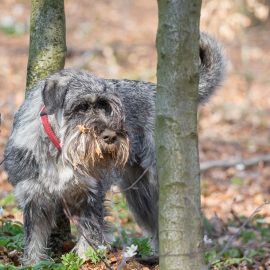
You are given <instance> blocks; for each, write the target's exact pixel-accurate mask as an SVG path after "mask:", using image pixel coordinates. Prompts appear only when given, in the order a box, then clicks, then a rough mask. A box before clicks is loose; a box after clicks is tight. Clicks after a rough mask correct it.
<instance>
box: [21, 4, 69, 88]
mask: <svg viewBox="0 0 270 270" xmlns="http://www.w3.org/2000/svg"><path fill="white" fill-rule="evenodd" d="M65 33H66V28H65V12H64V0H32V1H31V21H30V47H29V59H28V66H27V82H26V90H27V91H28V90H29V89H30V88H31V87H32V86H33V85H34V84H35V83H36V82H37V81H39V80H41V79H44V78H45V77H46V76H48V75H49V74H51V73H54V72H56V71H58V70H60V69H62V68H63V67H64V65H65V53H66V34H65Z"/></svg>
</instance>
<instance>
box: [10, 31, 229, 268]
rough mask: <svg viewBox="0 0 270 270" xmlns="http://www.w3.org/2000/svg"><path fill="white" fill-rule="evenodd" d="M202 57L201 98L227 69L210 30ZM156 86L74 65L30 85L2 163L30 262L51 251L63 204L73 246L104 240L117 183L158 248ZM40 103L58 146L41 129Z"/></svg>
mask: <svg viewBox="0 0 270 270" xmlns="http://www.w3.org/2000/svg"><path fill="white" fill-rule="evenodd" d="M200 58H201V64H200V82H199V101H200V103H202V102H205V101H206V100H207V98H208V97H209V96H210V95H211V94H212V93H213V92H214V90H215V89H216V87H217V86H218V85H219V84H220V82H221V80H222V78H223V73H224V60H223V56H222V53H221V50H220V47H219V45H218V44H217V43H216V42H215V40H213V39H212V38H210V37H209V36H207V35H206V34H202V35H201V41H200ZM155 92H156V85H155V84H152V83H148V82H142V81H131V80H110V79H102V78H99V77H96V76H95V75H93V74H90V73H87V72H85V71H80V70H72V69H70V70H62V71H60V72H58V73H56V74H54V75H52V76H49V77H48V78H46V79H45V80H42V81H40V82H39V83H38V84H37V85H36V86H35V87H34V88H33V89H32V90H31V92H30V93H29V95H28V96H27V98H26V100H25V101H24V103H23V104H22V106H21V108H20V109H19V111H18V112H17V114H16V116H15V120H14V126H13V131H12V134H11V136H10V139H9V141H8V144H7V147H6V151H5V160H6V161H5V168H6V170H7V172H8V174H9V180H10V182H11V183H12V184H13V185H14V186H15V195H16V198H17V201H18V203H19V206H20V207H21V208H22V209H23V214H24V227H25V249H24V263H25V264H32V263H35V262H37V261H39V260H40V259H44V258H46V257H47V255H46V248H47V246H48V240H49V238H50V235H51V232H52V229H53V228H54V227H56V224H57V220H56V217H57V213H58V212H59V209H60V210H61V209H65V212H66V213H68V214H69V215H71V216H73V217H74V218H75V219H76V221H77V223H78V228H79V232H80V237H79V240H78V243H77V245H76V247H75V249H76V251H77V253H78V254H79V255H80V256H83V255H84V252H85V251H86V249H87V247H88V246H89V243H88V241H90V243H91V244H92V245H94V246H98V245H100V244H106V243H107V242H108V238H107V235H106V232H107V230H106V224H105V222H104V207H103V203H104V197H105V193H106V191H107V190H108V189H109V188H110V186H111V185H112V184H113V183H114V184H117V185H118V186H119V187H120V189H121V190H122V192H123V193H124V194H125V196H126V199H127V202H128V205H129V207H130V209H131V211H132V212H133V214H134V217H135V219H136V221H137V223H138V224H139V225H140V226H141V228H142V229H143V230H144V231H145V232H146V233H147V234H148V235H149V236H150V237H152V239H153V242H154V243H155V246H156V248H157V249H158V243H157V232H158V178H157V173H156V158H155V146H154V138H153V133H154V132H153V128H154V118H155ZM43 104H44V105H45V106H46V109H47V112H48V115H49V119H50V123H51V125H52V129H53V130H54V132H55V133H56V135H57V137H58V138H59V139H60V142H61V146H62V150H61V152H58V150H57V149H56V148H55V147H54V145H53V144H52V143H51V142H50V140H49V139H48V137H47V135H46V134H45V132H44V130H43V127H42V124H41V121H40V117H39V113H40V109H41V107H42V105H43ZM85 237H86V238H87V241H86V239H85Z"/></svg>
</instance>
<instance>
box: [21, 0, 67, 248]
mask: <svg viewBox="0 0 270 270" xmlns="http://www.w3.org/2000/svg"><path fill="white" fill-rule="evenodd" d="M65 54H66V27H65V10H64V0H32V1H31V21H30V46H29V58H28V66H27V82H26V94H27V93H28V91H29V90H30V89H31V87H32V86H33V85H34V84H35V83H36V82H37V81H39V80H41V79H44V78H45V77H47V76H48V75H50V74H52V73H54V72H56V71H58V70H60V69H62V68H64V65H65ZM56 224H57V226H56V228H55V229H54V231H53V232H52V236H53V243H51V247H52V248H53V249H55V250H57V249H59V246H60V245H61V242H62V240H64V239H69V238H70V223H69V220H68V218H67V217H66V215H65V213H64V212H63V210H62V208H59V209H58V212H57V220H56Z"/></svg>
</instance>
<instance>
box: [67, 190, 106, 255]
mask: <svg viewBox="0 0 270 270" xmlns="http://www.w3.org/2000/svg"><path fill="white" fill-rule="evenodd" d="M103 202H104V194H103V192H102V191H98V192H96V193H93V192H91V191H88V192H86V193H84V194H83V195H81V196H79V198H78V200H77V202H76V200H75V201H73V204H72V205H69V210H68V212H70V213H71V214H72V216H73V218H75V221H76V223H77V228H78V234H79V238H78V242H77V244H76V246H75V248H74V250H75V251H76V253H77V254H78V255H79V256H80V257H81V258H85V252H86V251H87V249H88V248H89V247H93V248H98V246H100V245H103V244H105V242H106V241H105V235H106V226H105V222H104V206H103Z"/></svg>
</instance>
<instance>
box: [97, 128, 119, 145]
mask: <svg viewBox="0 0 270 270" xmlns="http://www.w3.org/2000/svg"><path fill="white" fill-rule="evenodd" d="M100 136H101V138H102V139H103V141H104V142H105V143H114V142H115V141H116V132H115V131H113V130H110V129H105V130H104V131H103V132H102V133H101V135H100Z"/></svg>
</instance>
